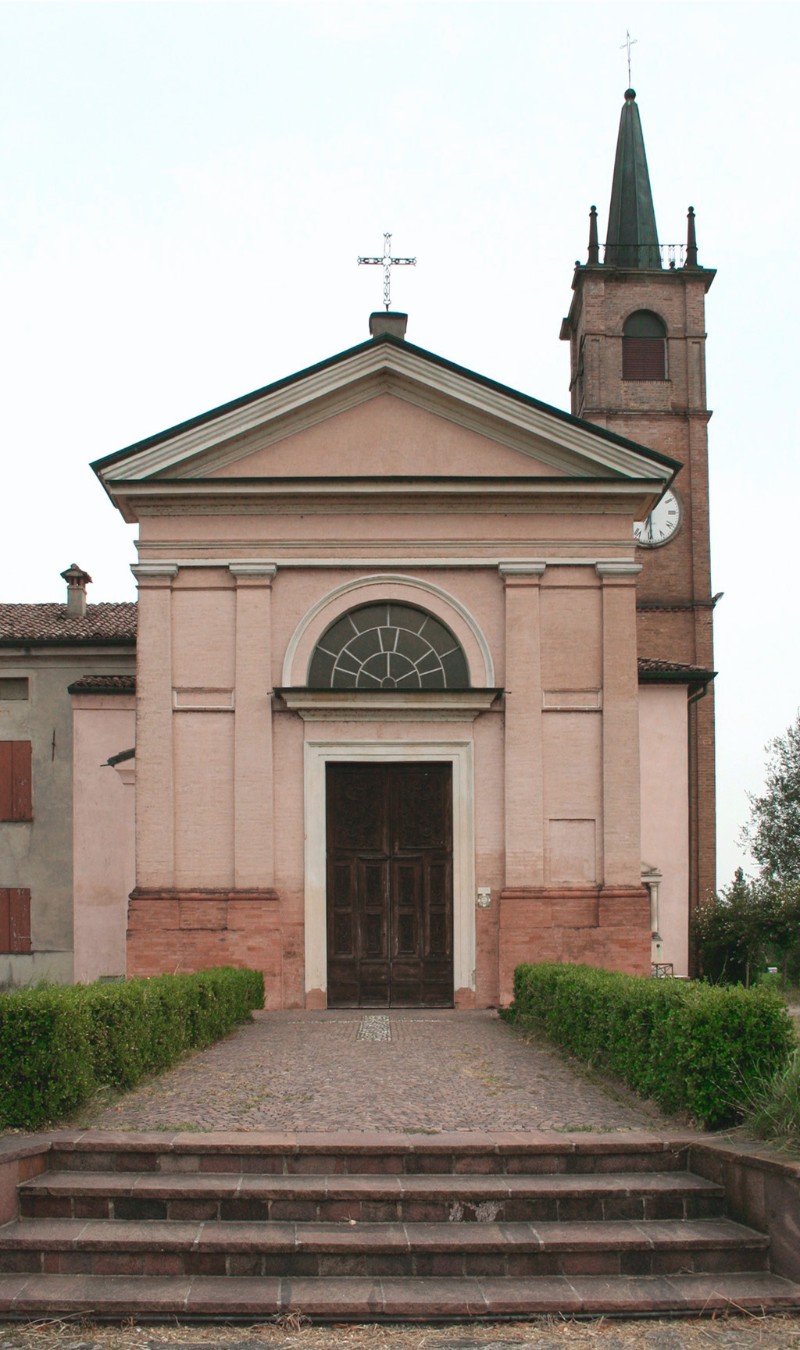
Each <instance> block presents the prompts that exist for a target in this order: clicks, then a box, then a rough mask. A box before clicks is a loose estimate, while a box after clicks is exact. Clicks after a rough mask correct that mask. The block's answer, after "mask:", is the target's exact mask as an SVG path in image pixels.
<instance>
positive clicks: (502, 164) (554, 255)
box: [0, 0, 800, 883]
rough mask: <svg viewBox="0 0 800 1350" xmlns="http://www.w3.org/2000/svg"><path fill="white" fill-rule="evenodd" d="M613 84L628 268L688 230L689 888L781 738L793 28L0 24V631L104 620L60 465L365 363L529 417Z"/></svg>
mask: <svg viewBox="0 0 800 1350" xmlns="http://www.w3.org/2000/svg"><path fill="white" fill-rule="evenodd" d="M627 28H630V30H631V36H632V37H634V38H636V40H637V41H636V44H635V45H634V46H633V48H632V59H633V85H634V87H635V89H636V90H637V94H638V103H639V107H640V111H641V116H642V122H643V126H644V133H645V140H646V144H647V152H648V158H649V164H650V176H651V181H652V185H653V193H654V197H655V205H656V217H657V221H658V228H659V235H660V238H661V239H662V240H663V241H664V242H667V243H669V242H680V241H681V240H682V239H683V238H684V235H685V218H686V209H687V207H688V205H689V204H690V203H691V204H692V205H694V207H695V209H696V211H697V230H698V242H699V246H700V258H699V260H700V262H701V263H702V264H703V265H704V266H707V267H716V268H717V269H718V272H719V275H718V277H717V279H716V281H715V283H714V286H713V288H712V290H711V292H710V294H709V298H708V309H707V327H708V333H709V341H708V386H709V402H710V406H711V407H712V408H713V409H714V417H713V420H712V423H711V428H710V434H711V483H712V497H711V507H712V550H713V555H712V556H713V589H714V590H715V591H724V592H725V597H724V599H723V600H722V602H721V603H720V605H719V607H718V609H717V612H716V617H717V627H716V632H717V648H716V665H717V668H718V670H719V672H720V673H719V677H718V680H717V698H718V722H717V725H718V747H719V756H718V779H719V808H720V809H719V818H720V828H719V849H720V867H719V880H720V883H725V882H726V881H727V880H729V879H730V877H731V875H732V873H733V869H734V867H735V866H736V865H737V864H738V862H739V861H740V860H741V861H745V862H746V859H744V858H743V855H742V852H741V849H740V847H739V846H738V844H737V842H736V840H737V833H738V829H739V827H740V826H741V825H742V824H743V823H744V821H745V820H746V819H747V813H748V808H747V800H746V796H745V792H746V789H748V788H749V789H751V790H753V789H758V787H759V786H760V782H761V779H762V774H763V766H764V745H765V742H766V741H767V740H768V739H769V738H770V737H772V736H774V735H776V734H778V733H780V732H782V731H784V730H785V728H786V727H787V726H788V725H789V723H790V722H792V721H793V720H794V718H795V716H796V714H797V710H798V705H800V669H799V668H800V637H799V636H798V603H797V596H796V583H795V577H796V573H797V548H798V539H799V538H800V514H798V506H799V505H800V455H799V454H798V419H797V405H798V398H797V386H798V381H799V380H800V373H799V369H798V339H797V319H796V312H797V304H798V264H797V255H798V249H800V239H799V238H798V192H797V188H796V180H797V164H798V162H800V145H798V125H799V117H798V99H797V86H798V50H800V9H798V7H797V6H796V5H794V4H779V3H777V4H769V3H760V4H758V5H757V6H756V5H755V4H728V3H719V4H682V3H670V4H647V3H641V0H640V2H639V3H629V4H627V5H618V4H604V3H596V4H572V3H560V4H551V3H524V2H520V3H515V2H513V0H506V2H503V0H493V2H492V3H482V0H478V2H477V3H445V2H442V3H439V2H438V0H427V2H426V3H403V0H392V3H390V4H383V3H377V2H373V3H364V4H346V3H331V2H330V0H329V2H328V3H325V4H316V3H302V2H300V0H295V3H249V4H239V3H224V4H223V3H212V4H199V3H192V2H191V0H189V2H187V3H158V2H155V3H120V4H115V3H84V4H67V3H64V4H59V3H56V4H51V3H22V4H18V3H13V2H12V3H0V51H1V52H2V61H3V77H2V80H0V104H1V105H2V114H1V115H0V157H1V170H2V195H3V202H4V205H3V209H2V213H1V214H0V296H1V299H0V361H1V367H0V368H1V369H2V410H1V414H0V415H1V416H2V424H1V425H2V452H3V468H4V473H3V484H4V488H3V503H2V521H1V526H0V529H1V532H0V599H2V600H59V599H61V598H62V596H63V594H64V586H63V582H62V581H61V579H60V577H59V573H60V572H61V571H62V570H63V569H64V568H65V567H66V566H67V565H68V564H69V563H71V562H73V561H74V562H77V563H79V564H80V565H81V566H82V567H84V568H86V569H87V570H88V571H89V572H90V573H91V574H92V577H93V578H94V584H93V586H92V588H91V590H90V598H91V599H92V600H114V599H132V598H133V597H134V594H135V590H134V586H133V580H132V577H131V574H130V571H129V565H130V563H131V562H132V561H133V560H134V548H133V531H132V530H131V529H130V528H129V527H128V526H126V525H124V524H123V522H122V520H121V518H120V517H119V516H118V515H117V513H116V511H115V510H114V509H113V508H112V506H111V505H110V503H109V502H108V500H107V498H106V497H105V496H104V494H103V492H102V490H101V489H100V487H99V485H98V484H97V482H96V480H95V478H94V475H93V474H92V473H91V471H90V470H89V468H88V464H89V462H90V460H92V459H95V458H98V457H99V456H101V455H104V454H108V453H110V452H111V451H113V450H117V449H119V448H121V447H122V446H125V445H128V444H130V443H131V442H133V441H135V440H138V439H140V438H142V437H144V436H147V435H149V434H151V433H153V432H156V431H159V430H161V429H163V428H165V427H168V426H171V425H174V424H175V423H176V422H179V421H181V420H183V419H184V418H187V417H190V416H193V415H194V414H196V413H199V412H202V411H204V410H206V409H208V408H211V407H214V406H216V405H217V404H219V403H222V402H224V401H225V400H227V399H230V398H234V397H236V396H237V395H239V394H242V393H245V392H247V391H249V390H251V389H254V388H257V387H259V386H261V385H264V384H267V383H269V382H270V381H272V380H275V379H278V378H280V377H281V376H283V375H286V374H289V373H291V372H293V371H295V370H297V369H300V368H302V367H304V366H307V365H310V364H312V363H313V362H315V361H318V360H322V359H324V358H325V357H327V356H330V355H332V354H333V353H334V352H337V351H341V350H342V349H344V348H346V347H349V346H352V345H353V344H355V343H357V342H360V341H362V340H363V339H364V338H365V337H367V336H368V333H367V318H368V315H369V312H370V310H371V309H374V308H378V307H379V305H380V301H381V293H380V273H379V272H378V270H377V269H371V268H358V267H357V266H356V258H357V255H358V254H360V253H380V252H381V251H382V243H383V231H384V230H391V231H392V232H393V248H394V250H395V251H396V252H398V253H400V254H415V255H416V256H417V258H418V265H417V267H416V268H413V269H412V268H406V269H403V270H402V271H401V270H400V269H396V271H395V280H394V283H393V292H392V300H393V305H394V307H396V308H403V309H406V310H407V311H408V313H409V315H410V318H409V328H408V337H409V340H410V341H412V342H415V343H418V344H419V345H420V346H422V347H427V348H428V349H430V350H432V351H435V352H438V353H439V354H441V355H442V356H445V357H447V358H449V359H450V360H453V361H456V362H459V363H461V364H463V365H466V366H468V367H470V368H472V369H474V370H477V371H479V372H481V373H482V374H485V375H487V376H490V377H492V378H495V379H498V380H501V381H503V382H504V383H506V384H509V385H512V386H515V387H517V388H519V389H521V390H524V391H525V392H526V393H530V394H533V395H535V396H536V397H537V398H541V399H544V400H545V401H546V402H549V403H552V404H555V405H557V406H559V407H564V408H566V407H568V406H569V393H568V348H567V344H566V343H559V341H558V331H559V326H560V321H561V317H562V315H564V314H565V313H566V312H567V309H568V307H569V301H570V295H571V292H570V282H571V277H572V269H573V263H574V260H575V259H578V258H580V259H582V260H583V259H585V250H586V237H587V214H588V210H589V206H590V205H591V204H592V203H595V202H596V203H597V206H598V208H599V212H600V225H601V235H602V233H603V232H604V229H605V221H606V215H607V209H608V199H609V194H610V188H611V172H612V165H613V156H614V145H615V140H616V132H617V125H618V121H619V111H620V107H621V105H622V101H623V99H622V96H623V92H624V90H625V88H626V86H627V84H628V73H627V66H626V56H625V52H624V50H622V49H621V46H622V44H623V43H624V40H625V32H626V29H627Z"/></svg>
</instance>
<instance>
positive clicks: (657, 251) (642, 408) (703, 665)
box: [561, 89, 716, 908]
mask: <svg viewBox="0 0 800 1350" xmlns="http://www.w3.org/2000/svg"><path fill="white" fill-rule="evenodd" d="M665 263H666V266H665ZM714 276H715V273H714V271H713V270H711V269H708V268H705V267H701V266H700V265H699V264H698V261H697V239H696V234H695V217H694V210H693V208H692V207H689V214H688V227H687V236H686V243H685V246H684V247H683V248H680V247H678V246H664V245H660V244H659V240H658V233H657V229H656V217H655V209H654V206H653V195H652V191H651V188H650V177H649V173H648V169H647V156H646V154H645V147H644V137H643V134H642V125H641V120H640V117H639V109H638V106H637V104H636V94H635V91H634V90H633V89H627V90H626V91H625V102H624V105H623V108H622V114H621V117H620V125H619V135H618V138H617V150H616V159H615V163H614V176H613V182H612V188H611V202H610V206H609V212H608V227H607V232H606V242H605V248H604V249H603V250H602V256H601V248H600V243H599V237H598V224H597V211H596V208H595V207H594V206H593V207H592V208H591V213H590V219H589V250H588V256H587V260H586V262H585V263H584V264H580V263H576V266H575V274H574V277H573V282H572V289H573V299H572V303H571V305H570V310H569V314H568V316H567V318H566V319H564V321H563V324H562V327H561V337H562V338H563V339H564V340H568V341H569V343H570V361H571V379H570V393H571V410H572V412H573V413H574V414H575V415H576V416H578V417H582V418H585V419H586V420H587V421H590V422H593V423H596V424H597V425H599V426H602V427H607V428H609V429H610V430H612V431H615V432H617V433H618V434H619V435H622V436H625V437H627V438H629V439H630V440H633V441H637V442H639V443H640V444H643V445H647V446H650V447H651V448H652V449H654V450H659V451H661V452H663V453H664V454H667V455H669V456H671V457H672V458H673V459H677V460H679V461H680V463H681V464H682V466H683V467H682V469H681V470H680V472H679V473H678V474H677V475H676V478H675V482H674V484H673V485H672V487H671V489H670V490H669V491H668V492H667V493H666V494H665V496H664V497H663V498H662V500H661V502H660V503H659V505H658V506H657V507H656V508H655V509H654V511H653V512H652V514H651V516H650V517H648V519H647V520H646V521H643V522H640V523H639V525H638V526H637V529H636V540H637V545H638V547H637V555H638V561H639V562H640V563H641V565H642V572H641V575H640V578H639V585H638V599H637V636H638V652H639V658H640V660H641V659H642V658H645V659H647V660H648V661H649V662H650V663H651V666H652V668H654V669H656V670H657V669H658V668H663V675H664V678H665V679H669V678H671V679H680V678H681V671H680V670H679V669H673V670H672V671H670V670H669V669H668V667H669V665H670V664H672V665H674V666H676V667H681V666H682V667H685V668H688V669H687V670H686V671H685V672H684V676H685V680H686V684H687V696H688V698H689V780H690V781H689V876H690V895H689V903H690V907H691V908H694V906H695V905H696V904H697V903H698V901H699V900H700V899H702V898H704V897H705V896H706V895H707V894H708V893H709V892H710V891H712V890H714V888H715V884H716V878H715V800H714V704H713V689H712V686H711V685H710V684H708V681H707V676H706V679H705V681H704V680H703V678H702V672H710V671H711V669H712V664H713V641H712V613H713V606H714V601H713V599H712V595H711V570H710V550H709V515H708V432H707V428H708V421H709V418H710V416H711V414H710V412H709V409H708V407H707V403H706V373H705V344H706V333H705V296H706V291H707V290H708V289H709V287H710V285H711V283H712V281H713V280H714ZM653 663H656V664H655V665H653ZM692 670H693V671H694V672H695V679H694V683H693V681H692V678H691V677H690V674H689V672H690V671H692ZM703 688H706V689H707V692H706V694H705V697H702V698H697V697H696V694H697V693H699V692H701V691H702V689H703Z"/></svg>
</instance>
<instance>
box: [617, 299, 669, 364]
mask: <svg viewBox="0 0 800 1350" xmlns="http://www.w3.org/2000/svg"><path fill="white" fill-rule="evenodd" d="M622 378H623V380H666V378H667V325H666V324H665V323H664V320H663V319H662V318H661V317H660V315H658V314H656V313H655V312H654V311H653V310H652V309H636V310H634V312H633V313H632V314H629V315H628V317H627V319H626V320H625V323H624V324H623V326H622Z"/></svg>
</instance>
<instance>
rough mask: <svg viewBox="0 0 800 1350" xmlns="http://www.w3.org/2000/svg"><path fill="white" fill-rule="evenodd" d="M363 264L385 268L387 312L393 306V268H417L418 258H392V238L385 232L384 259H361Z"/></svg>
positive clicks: (384, 292)
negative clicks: (390, 290)
mask: <svg viewBox="0 0 800 1350" xmlns="http://www.w3.org/2000/svg"><path fill="white" fill-rule="evenodd" d="M358 262H359V266H360V265H361V263H367V264H368V265H372V266H374V267H382V268H383V303H384V305H385V306H386V308H387V310H388V309H389V307H390V305H391V300H390V297H389V286H390V283H391V275H392V274H391V269H392V268H393V267H416V265H417V260H416V258H393V257H392V236H391V234H388V233H386V232H385V231H384V235H383V257H382V258H359V260H358Z"/></svg>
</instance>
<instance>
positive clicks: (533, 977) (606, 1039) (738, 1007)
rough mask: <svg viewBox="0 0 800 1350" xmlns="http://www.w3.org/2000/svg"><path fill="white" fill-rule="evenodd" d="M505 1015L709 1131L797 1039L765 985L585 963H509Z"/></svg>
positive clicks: (735, 1109) (734, 1113) (740, 1105)
mask: <svg viewBox="0 0 800 1350" xmlns="http://www.w3.org/2000/svg"><path fill="white" fill-rule="evenodd" d="M508 1017H509V1020H511V1021H514V1022H517V1023H519V1024H521V1025H523V1026H524V1025H535V1026H539V1027H542V1028H543V1029H544V1030H545V1031H546V1032H547V1034H548V1035H549V1036H550V1037H551V1038H552V1039H553V1040H554V1041H556V1042H557V1043H558V1044H559V1045H563V1046H564V1047H565V1048H566V1049H568V1050H570V1051H571V1052H572V1054H574V1055H576V1056H577V1057H578V1058H580V1059H583V1060H585V1061H587V1062H589V1063H592V1064H595V1065H597V1066H598V1067H599V1068H602V1069H605V1070H607V1071H608V1072H610V1073H613V1074H615V1075H616V1076H617V1077H619V1078H621V1079H623V1081H624V1082H626V1083H627V1084H628V1085H629V1086H630V1087H632V1088H633V1089H634V1090H635V1091H636V1092H638V1093H640V1094H641V1095H642V1096H646V1097H652V1098H653V1099H654V1100H655V1101H657V1102H658V1103H659V1105H660V1106H662V1107H663V1108H664V1109H665V1110H667V1111H670V1112H677V1111H685V1112H687V1113H688V1115H689V1116H690V1117H691V1118H692V1119H693V1120H695V1121H696V1122H697V1123H698V1124H701V1125H704V1126H706V1127H707V1128H709V1129H713V1128H716V1127H719V1126H722V1125H727V1124H731V1123H732V1122H733V1121H735V1120H737V1119H739V1118H740V1117H741V1116H742V1115H743V1113H744V1111H745V1108H746V1103H747V1098H748V1092H749V1089H750V1085H751V1084H753V1083H754V1082H756V1081H758V1080H760V1079H763V1078H764V1077H765V1076H771V1075H774V1074H775V1073H777V1072H779V1071H780V1070H781V1069H783V1068H784V1067H785V1065H786V1064H787V1062H788V1059H789V1056H790V1053H791V1051H792V1049H793V1047H794V1045H795V1044H796V1039H797V1038H796V1035H795V1031H794V1027H793V1025H792V1021H791V1018H790V1016H789V1014H788V1011H787V1009H786V1005H785V1004H784V1002H783V1000H782V999H781V997H780V996H779V995H778V994H777V993H776V992H775V991H774V990H772V989H768V988H758V987H756V988H754V989H742V988H738V987H737V988H720V987H716V986H711V985H705V984H696V983H689V982H684V981H679V980H651V979H644V978H640V977H637V976H634V975H622V974H620V973H619V972H617V971H609V970H597V969H595V968H594V967H591V966H569V965H524V966H518V967H517V969H516V971H515V973H514V1002H513V1003H512V1005H511V1008H510V1009H509V1011H508Z"/></svg>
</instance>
